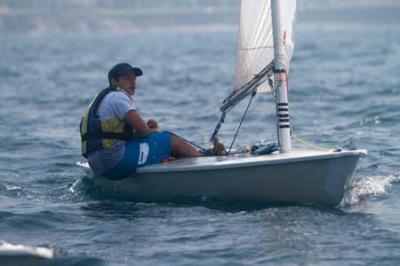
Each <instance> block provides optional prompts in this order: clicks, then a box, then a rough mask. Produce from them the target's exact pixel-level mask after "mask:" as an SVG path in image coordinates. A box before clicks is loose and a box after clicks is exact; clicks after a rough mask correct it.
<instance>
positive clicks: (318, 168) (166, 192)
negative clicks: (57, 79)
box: [78, 150, 366, 206]
mask: <svg viewBox="0 0 400 266" xmlns="http://www.w3.org/2000/svg"><path fill="white" fill-rule="evenodd" d="M365 154H366V152H365V151H364V150H354V151H336V152H335V151H305V150H301V151H296V150H293V151H292V152H290V153H287V154H286V153H285V154H274V155H258V156H254V155H249V154H241V155H236V156H219V157H199V158H188V159H182V160H176V161H172V162H169V163H167V164H157V165H150V166H146V167H143V168H139V169H138V172H137V173H136V174H135V175H133V176H131V177H128V178H126V179H124V180H121V181H109V180H106V179H104V178H102V177H99V176H93V180H94V182H95V184H96V185H99V186H100V187H102V188H103V189H104V190H105V191H106V192H108V193H111V194H113V195H115V196H118V197H122V198H125V199H129V200H133V201H143V202H176V201H179V199H182V197H183V198H185V197H189V198H204V197H206V198H210V199H218V200H222V201H224V202H227V203H254V204H281V203H297V204H312V205H323V206H336V205H338V204H339V203H340V201H341V200H342V198H343V196H344V192H345V189H346V186H347V185H348V183H349V180H350V178H351V176H352V174H353V172H354V169H355V167H356V165H357V161H358V159H359V157H360V156H361V155H365ZM78 165H80V166H82V167H85V168H86V169H88V170H89V168H88V165H87V164H85V163H78Z"/></svg>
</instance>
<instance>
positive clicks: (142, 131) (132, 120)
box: [124, 110, 153, 137]
mask: <svg viewBox="0 0 400 266" xmlns="http://www.w3.org/2000/svg"><path fill="white" fill-rule="evenodd" d="M124 121H125V122H126V123H128V125H130V126H131V127H132V128H134V129H135V133H136V135H137V136H138V137H142V136H146V135H148V134H150V133H151V132H152V131H153V130H150V129H149V128H148V127H147V125H146V123H145V122H144V120H143V119H142V117H140V115H139V113H138V112H137V111H135V110H131V111H129V112H127V113H126V115H125V117H124Z"/></svg>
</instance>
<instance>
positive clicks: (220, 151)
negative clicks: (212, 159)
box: [213, 137, 226, 155]
mask: <svg viewBox="0 0 400 266" xmlns="http://www.w3.org/2000/svg"><path fill="white" fill-rule="evenodd" d="M213 150H214V153H215V154H216V155H225V154H226V150H225V146H224V144H222V143H221V142H219V140H218V138H217V137H216V138H215V140H214V147H213Z"/></svg>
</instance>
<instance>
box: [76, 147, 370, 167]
mask: <svg viewBox="0 0 400 266" xmlns="http://www.w3.org/2000/svg"><path fill="white" fill-rule="evenodd" d="M366 154H367V151H366V150H326V151H322V150H294V149H293V150H292V151H291V152H290V153H279V152H276V153H273V154H267V155H252V154H250V153H241V154H235V155H228V156H205V157H196V158H184V159H179V160H173V161H168V162H166V163H160V164H153V165H147V166H144V167H140V168H138V169H137V173H161V172H163V173H165V172H182V171H202V170H213V169H225V168H241V167H250V166H254V165H269V164H282V163H293V162H300V161H301V162H303V161H308V160H318V159H324V158H334V157H344V156H354V155H360V156H363V155H366ZM77 165H78V166H80V167H83V168H85V169H88V170H89V169H90V168H89V165H88V164H87V162H85V161H82V162H77Z"/></svg>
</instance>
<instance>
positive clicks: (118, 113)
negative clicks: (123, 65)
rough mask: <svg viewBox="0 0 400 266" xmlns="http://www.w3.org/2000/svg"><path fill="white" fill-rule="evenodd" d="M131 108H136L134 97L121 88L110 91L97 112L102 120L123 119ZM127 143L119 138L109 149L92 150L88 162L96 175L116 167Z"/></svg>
mask: <svg viewBox="0 0 400 266" xmlns="http://www.w3.org/2000/svg"><path fill="white" fill-rule="evenodd" d="M131 110H136V105H135V103H134V101H133V98H132V96H130V95H129V94H128V93H127V92H125V91H123V90H121V91H113V92H110V93H108V94H107V95H106V97H104V99H103V100H102V101H101V104H100V106H99V109H98V111H97V114H98V115H99V118H100V120H104V119H110V118H118V119H120V120H123V119H124V117H125V115H126V113H128V112H129V111H131ZM125 144H126V141H122V140H117V141H115V142H114V143H113V145H112V146H111V147H110V148H108V149H103V150H98V151H94V152H91V153H90V154H89V156H88V162H89V165H90V168H91V169H92V170H93V172H94V173H95V174H96V175H101V174H103V173H104V172H106V171H108V170H110V169H112V168H113V167H115V166H116V165H117V164H118V163H119V162H120V160H121V159H122V156H123V154H124V152H125Z"/></svg>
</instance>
